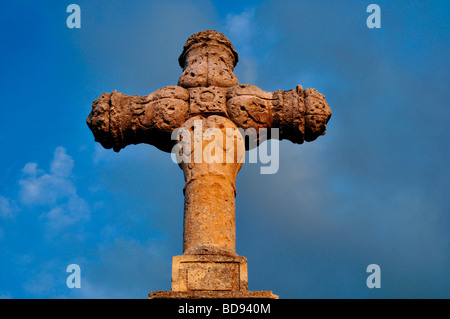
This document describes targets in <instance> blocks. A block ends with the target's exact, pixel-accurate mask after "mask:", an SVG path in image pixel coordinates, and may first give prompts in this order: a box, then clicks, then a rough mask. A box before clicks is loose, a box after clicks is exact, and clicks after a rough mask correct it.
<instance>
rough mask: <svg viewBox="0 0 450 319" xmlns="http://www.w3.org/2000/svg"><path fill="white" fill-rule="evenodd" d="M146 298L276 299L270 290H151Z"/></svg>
mask: <svg viewBox="0 0 450 319" xmlns="http://www.w3.org/2000/svg"><path fill="white" fill-rule="evenodd" d="M148 299H278V296H277V295H274V294H273V293H272V291H153V292H151V293H149V294H148Z"/></svg>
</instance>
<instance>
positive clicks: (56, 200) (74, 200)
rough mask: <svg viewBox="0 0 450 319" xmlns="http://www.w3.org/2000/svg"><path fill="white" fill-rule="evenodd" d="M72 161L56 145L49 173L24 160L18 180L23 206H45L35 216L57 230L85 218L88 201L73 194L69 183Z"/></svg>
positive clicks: (61, 148)
mask: <svg viewBox="0 0 450 319" xmlns="http://www.w3.org/2000/svg"><path fill="white" fill-rule="evenodd" d="M73 166H74V161H73V159H72V157H71V156H70V155H68V154H67V153H66V150H65V149H64V148H63V147H57V148H56V149H55V152H54V156H53V160H52V162H51V163H50V173H46V172H45V171H44V170H41V169H38V164H37V163H27V164H26V165H25V167H24V168H23V169H22V173H23V174H24V175H23V178H22V179H20V180H19V185H20V191H19V194H20V196H19V200H20V203H21V204H22V205H24V206H26V207H34V206H42V207H45V208H47V209H48V211H47V212H45V213H43V214H41V215H40V216H39V217H40V218H41V219H42V220H44V221H45V222H46V225H47V226H48V227H49V228H50V229H51V230H53V231H56V232H58V231H61V230H62V229H64V228H65V227H67V226H70V225H73V224H74V223H76V222H80V221H85V220H89V216H90V209H89V205H88V203H87V202H86V201H85V200H84V199H83V198H81V197H80V196H79V195H78V194H77V189H76V186H75V184H74V183H73V181H72V179H71V177H72V169H73ZM0 204H1V201H0Z"/></svg>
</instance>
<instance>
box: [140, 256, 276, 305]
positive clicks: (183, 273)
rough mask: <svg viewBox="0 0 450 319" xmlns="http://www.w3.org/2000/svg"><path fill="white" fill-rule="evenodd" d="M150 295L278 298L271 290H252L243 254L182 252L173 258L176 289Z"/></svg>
mask: <svg viewBox="0 0 450 319" xmlns="http://www.w3.org/2000/svg"><path fill="white" fill-rule="evenodd" d="M148 297H149V299H202V298H208V299H222V298H225V299H228V298H264V299H267V298H268V299H278V296H276V295H274V294H273V293H272V292H271V291H248V279H247V259H246V258H245V257H242V256H221V255H181V256H175V257H173V261H172V291H155V292H151V293H150V294H149V295H148Z"/></svg>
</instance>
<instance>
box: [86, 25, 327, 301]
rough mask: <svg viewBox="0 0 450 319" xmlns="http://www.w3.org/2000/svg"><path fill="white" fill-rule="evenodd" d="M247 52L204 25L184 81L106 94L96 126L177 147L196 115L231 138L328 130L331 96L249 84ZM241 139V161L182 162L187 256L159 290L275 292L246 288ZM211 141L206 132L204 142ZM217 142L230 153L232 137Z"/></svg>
mask: <svg viewBox="0 0 450 319" xmlns="http://www.w3.org/2000/svg"><path fill="white" fill-rule="evenodd" d="M238 59H239V58H238V54H237V52H236V51H235V49H234V48H233V45H232V43H231V42H230V40H228V39H227V38H226V37H225V36H224V35H223V34H222V33H219V32H216V31H212V30H207V31H202V32H198V33H195V34H193V35H192V36H190V37H189V39H188V40H187V41H186V43H185V45H184V48H183V52H182V54H181V55H180V57H179V59H178V61H179V64H180V66H181V67H182V68H183V71H182V73H181V76H180V78H179V80H178V85H176V86H167V87H164V88H162V89H159V90H157V91H155V92H153V93H150V94H149V95H147V96H137V95H134V96H129V95H125V94H122V93H119V92H117V91H114V92H112V93H104V94H102V95H101V96H100V97H99V98H98V99H97V100H96V101H94V103H93V106H92V111H91V113H90V114H89V116H88V118H87V124H88V126H89V128H90V129H91V130H92V132H93V133H94V137H95V140H96V141H97V142H100V143H101V144H102V145H103V146H104V147H105V148H107V149H109V148H113V149H114V151H116V152H118V151H120V150H121V149H122V148H124V147H126V146H127V145H130V144H138V143H147V144H151V145H154V146H156V147H157V148H158V149H160V150H163V151H165V152H170V151H172V150H173V148H174V146H175V144H176V143H177V142H178V141H179V140H178V141H177V140H174V139H172V133H173V132H174V130H176V129H179V128H184V129H186V130H188V131H194V130H195V123H201V124H202V125H201V130H202V132H205V130H208V129H210V128H215V129H218V130H220V131H222V132H223V133H224V136H225V137H226V136H227V133H228V132H229V131H228V129H235V130H236V129H237V128H240V129H242V130H253V132H255V134H254V136H253V137H252V136H250V139H251V138H253V139H256V140H258V138H259V137H260V136H259V135H260V132H261V131H262V129H268V128H270V129H278V130H279V131H278V134H277V135H278V138H279V139H280V140H282V139H287V140H290V141H292V142H293V143H297V144H301V143H303V142H304V141H308V142H310V141H313V140H315V139H316V138H317V137H318V136H320V135H323V134H325V130H326V124H327V122H328V120H329V119H330V116H331V110H330V108H329V106H328V104H327V102H326V101H325V98H324V96H323V95H322V94H320V93H319V92H317V91H316V90H315V89H305V90H304V89H303V88H302V87H301V86H300V85H297V87H296V88H295V89H293V90H288V91H281V90H278V91H275V92H265V91H263V90H261V89H259V88H258V87H256V86H253V85H249V84H244V85H240V84H239V82H238V79H237V77H236V75H235V74H234V73H233V70H234V67H235V66H236V64H237V62H238ZM233 138H234V142H233V143H236V144H238V145H244V147H241V148H239V147H237V149H238V151H237V152H236V154H235V157H234V159H235V160H234V161H231V162H226V163H217V162H214V161H213V162H211V161H202V162H194V163H192V162H190V163H185V162H181V163H180V167H181V168H182V169H183V172H184V176H185V181H186V184H185V186H184V189H183V190H184V195H185V205H184V234H183V255H181V256H175V257H174V259H173V263H172V291H169V292H153V293H151V294H150V295H149V296H150V297H151V298H222V297H226V298H234V297H239V298H244V297H245V298H246V297H249V298H251V297H259V298H261V297H264V298H275V297H276V296H275V295H273V294H272V293H271V292H268V291H265V292H264V291H263V292H261V291H260V292H251V291H248V290H247V260H246V259H245V258H244V257H241V256H238V255H237V254H236V238H235V196H236V189H235V181H236V176H237V173H238V172H239V169H240V168H241V166H242V161H239V160H237V159H238V158H242V156H243V154H242V152H243V149H245V148H247V149H249V148H251V147H252V146H251V145H254V144H252V143H248V141H247V143H246V140H245V139H244V138H243V137H242V135H241V134H235V135H234V136H233ZM208 143H211V141H209V139H208V141H207V140H205V138H203V140H202V141H201V142H200V150H203V149H204V148H205V147H206V145H207V144H208ZM212 143H215V144H216V145H215V146H217V147H219V149H221V150H222V151H224V152H225V151H226V149H225V148H226V147H225V146H224V143H223V141H219V140H217V139H216V140H214V141H213V142H212ZM194 144H195V143H192V145H194ZM239 149H240V150H241V152H240V153H239ZM182 151H183V150H182ZM184 151H188V150H184ZM189 151H193V152H195V151H196V150H189Z"/></svg>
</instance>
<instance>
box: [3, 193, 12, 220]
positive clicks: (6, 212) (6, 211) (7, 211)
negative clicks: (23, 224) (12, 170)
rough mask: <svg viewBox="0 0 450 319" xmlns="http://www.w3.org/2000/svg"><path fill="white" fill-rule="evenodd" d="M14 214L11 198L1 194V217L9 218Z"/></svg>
mask: <svg viewBox="0 0 450 319" xmlns="http://www.w3.org/2000/svg"><path fill="white" fill-rule="evenodd" d="M12 214H13V208H12V207H11V203H10V200H9V199H8V198H6V197H3V196H1V195H0V217H1V218H9V217H11V216H12Z"/></svg>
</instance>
